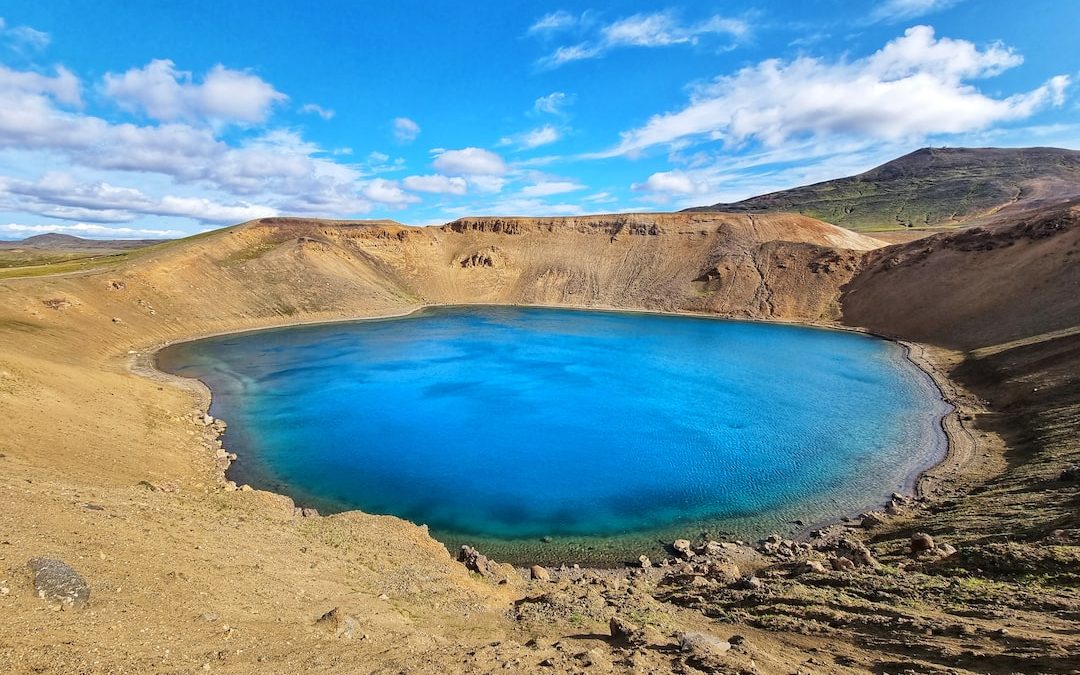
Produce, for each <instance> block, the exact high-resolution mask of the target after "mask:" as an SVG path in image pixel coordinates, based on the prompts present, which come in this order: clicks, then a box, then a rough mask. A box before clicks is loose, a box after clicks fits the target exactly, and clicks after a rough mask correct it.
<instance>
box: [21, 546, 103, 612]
mask: <svg viewBox="0 0 1080 675" xmlns="http://www.w3.org/2000/svg"><path fill="white" fill-rule="evenodd" d="M26 566H27V568H29V570H30V574H31V576H32V578H33V582H34V591H35V592H36V593H37V596H38V597H39V598H41V599H42V600H45V601H46V602H49V603H50V604H53V605H57V606H58V607H59V609H82V608H83V607H85V606H86V603H88V602H89V601H90V584H88V583H86V579H83V578H82V575H80V574H79V573H78V572H76V571H75V570H74V569H73V568H72V567H71V566H70V565H68V564H67V563H65V562H64V561H63V560H60V559H58V558H48V557H42V558H32V559H30V560H29V561H28V562H27V563H26Z"/></svg>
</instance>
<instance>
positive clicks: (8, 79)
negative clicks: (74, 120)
mask: <svg viewBox="0 0 1080 675" xmlns="http://www.w3.org/2000/svg"><path fill="white" fill-rule="evenodd" d="M17 95H29V96H48V97H50V98H52V99H53V100H55V101H57V102H58V103H64V104H67V105H70V106H76V107H78V106H81V105H82V84H81V83H80V82H79V78H77V77H75V75H74V74H72V72H71V71H69V70H68V69H67V68H64V67H63V66H57V67H56V75H54V76H53V77H49V76H48V75H41V74H39V73H34V72H28V71H20V70H12V69H11V68H8V67H6V66H4V65H0V97H3V101H4V104H5V105H4V106H0V107H7V106H9V105H11V104H13V103H14V102H15V100H14V97H15V96H17Z"/></svg>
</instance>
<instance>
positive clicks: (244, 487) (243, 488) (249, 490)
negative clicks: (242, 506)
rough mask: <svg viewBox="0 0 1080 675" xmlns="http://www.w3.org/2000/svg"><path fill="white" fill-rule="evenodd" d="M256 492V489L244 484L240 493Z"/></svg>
mask: <svg viewBox="0 0 1080 675" xmlns="http://www.w3.org/2000/svg"><path fill="white" fill-rule="evenodd" d="M254 490H255V488H253V487H251V486H250V485H248V484H247V483H244V484H243V485H241V486H240V492H253V491H254Z"/></svg>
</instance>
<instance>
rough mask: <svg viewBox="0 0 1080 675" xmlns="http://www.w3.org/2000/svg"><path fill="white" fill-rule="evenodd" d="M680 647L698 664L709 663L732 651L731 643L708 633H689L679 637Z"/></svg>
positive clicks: (681, 634)
mask: <svg viewBox="0 0 1080 675" xmlns="http://www.w3.org/2000/svg"><path fill="white" fill-rule="evenodd" d="M677 639H678V641H679V647H680V649H682V651H683V652H684V653H686V654H687V655H688V656H689V658H691V659H693V660H694V661H697V662H706V663H707V662H709V661H712V660H714V659H716V658H717V657H719V656H723V654H724V653H725V652H727V651H728V650H729V649H731V643H730V642H728V641H727V640H721V639H720V638H718V637H716V636H715V635H709V634H708V633H698V632H688V633H679V634H678V636H677Z"/></svg>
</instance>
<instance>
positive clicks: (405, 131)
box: [394, 117, 420, 143]
mask: <svg viewBox="0 0 1080 675" xmlns="http://www.w3.org/2000/svg"><path fill="white" fill-rule="evenodd" d="M419 135H420V125H419V124H417V123H416V122H413V121H412V120H411V119H409V118H408V117H397V118H395V119H394V138H395V139H397V142H398V143H412V142H413V141H415V140H416V137H417V136H419Z"/></svg>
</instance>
